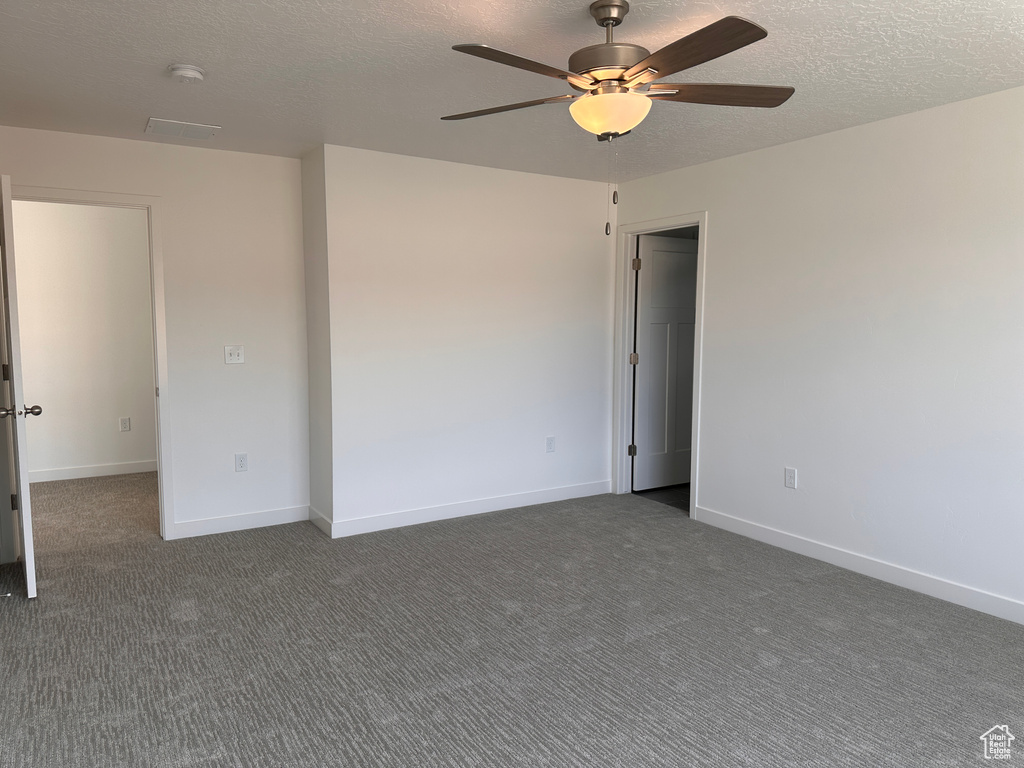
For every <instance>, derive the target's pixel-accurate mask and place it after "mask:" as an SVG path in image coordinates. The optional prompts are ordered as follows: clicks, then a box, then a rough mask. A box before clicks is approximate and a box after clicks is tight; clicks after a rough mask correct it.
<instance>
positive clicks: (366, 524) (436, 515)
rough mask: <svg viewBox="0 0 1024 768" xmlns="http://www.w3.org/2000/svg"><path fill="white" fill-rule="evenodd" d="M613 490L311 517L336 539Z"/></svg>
mask: <svg viewBox="0 0 1024 768" xmlns="http://www.w3.org/2000/svg"><path fill="white" fill-rule="evenodd" d="M610 491H611V481H610V480H599V481H597V482H595V483H580V484H579V485H563V486H561V487H559V488H546V489H544V490H542V491H526V492H525V493H511V494H508V495H507V496H492V497H490V498H487V499H473V500H472V501H459V502H456V503H454V504H440V505H438V506H436V507H422V508H420V509H405V510H401V511H399V512H385V513H383V514H380V515H369V516H368V517H356V518H351V519H349V520H336V521H334V522H333V523H330V522H328V520H327V518H326V517H325V516H324V515H323V514H322V513H320V512H316V513H315V514H316V515H317V517H319V518H320V519H319V520H318V519H314V518H313V514H314V512H313V510H312V508H311V509H310V520H311V521H312V522H313V524H314V525H316V527H317V528H319V529H320V530H322V531H323V532H324V533H327V532H328V526H329V527H330V534H329V535H330V537H331V538H332V539H337V538H339V537H341V536H356V535H358V534H360V533H372V532H373V531H385V530H388V529H389V528H401V527H403V526H406V525H418V524H419V523H432V522H434V521H436V520H447V519H449V518H453V517H465V516H466V515H479V514H482V513H484V512H497V511H499V510H502V509H514V508H516V507H529V506H532V505H534V504H547V503H548V502H551V501H565V500H566V499H578V498H582V497H584V496H596V495H598V494H601V493H608V492H610Z"/></svg>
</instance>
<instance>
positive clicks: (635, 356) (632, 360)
mask: <svg viewBox="0 0 1024 768" xmlns="http://www.w3.org/2000/svg"><path fill="white" fill-rule="evenodd" d="M639 362H640V353H639V352H631V353H630V355H629V364H630V365H636V364H637V363H639Z"/></svg>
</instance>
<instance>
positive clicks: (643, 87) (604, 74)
mask: <svg viewBox="0 0 1024 768" xmlns="http://www.w3.org/2000/svg"><path fill="white" fill-rule="evenodd" d="M627 13H629V3H628V2H626V0H596V1H595V2H594V3H592V4H591V5H590V15H591V16H593V17H594V20H595V21H597V23H598V25H599V26H602V27H604V29H605V41H604V42H603V43H600V44H598V45H589V46H587V47H586V48H580V49H579V50H578V51H576V52H575V53H574V54H572V55H571V56H570V57H569V68H568V69H567V70H565V69H558V68H557V67H549V66H548V65H547V64H541V63H540V62H537V61H531V60H530V59H524V58H522V57H521V56H516V55H515V54H511V53H505V52H504V51H499V50H498V49H496V48H491V47H490V46H487V45H479V44H476V43H470V44H466V45H454V46H452V48H453V49H454V50H456V51H459V52H460V53H468V54H470V55H471V56H478V57H479V58H481V59H489V60H490V61H495V62H497V63H499V64H507V65H508V66H510V67H516V68H518V69H525V70H526V71H528V72H536V73H537V74H539V75H547V76H548V77H554V78H557V79H559V80H564V81H565V82H567V83H568V84H569V85H570V86H572V87H573V88H574V89H575V90H577V91H580V92H581V93H579V94H566V95H563V96H552V97H550V98H547V99H536V100H535V101H523V102H520V103H518V104H505V105H503V106H500V107H491V108H490V109H480V110H477V111H475V112H463V113H462V114H459V115H447V116H445V117H442V118H441V119H442V120H465V119H466V118H470V117H483V116H484V115H493V114H496V113H498V112H509V111H511V110H514V109H524V108H526V107H536V106H539V105H541V104H556V103H561V102H569V112H570V114H571V115H572V118H573V119H574V120H575V121H576V122H577V123H578V124H579V126H580V127H581V128H583V129H585V130H587V131H590V132H591V133H594V134H596V135H597V138H598V141H608V140H610V139H613V138H615V137H617V136H622V135H624V134H626V133H629V132H630V131H631V130H632V129H633V128H635V127H636V126H638V125H639V124H640V123H641V122H642V121H643V119H644V118H645V117H647V113H648V112H650V109H651V102H652V101H677V102H688V103H691V104H721V105H724V106H732V107H777V106H779V105H780V104H782V103H783V102H785V101H786V99H788V98H789V97H790V96H792V95H793V93H794V89H793V88H789V87H782V86H773V85H727V84H719V83H659V82H654V81H656V80H660V79H661V78H663V77H667V76H668V75H672V74H675V73H676V72H681V71H683V70H684V69H689V68H690V67H695V66H697V65H698V64H703V63H704V62H706V61H711V60H712V59H717V58H718V57H719V56H724V55H725V54H727V53H732V52H733V51H736V50H739V49H740V48H742V47H744V46H746V45H750V44H751V43H755V42H757V41H758V40H760V39H762V38H764V37H766V36H767V35H768V32H766V31H765V29H764V28H763V27H760V26H758V25H757V24H754V23H753V22H750V21H747V20H746V19H741V18H739V17H738V16H727V17H726V18H724V19H721V20H719V21H716V22H715V23H714V24H709V25H708V26H706V27H704V28H703V29H699V30H697V31H696V32H693V33H692V34H689V35H687V36H686V37H683V38H680V39H679V40H676V41H675V42H674V43H670V44H669V45H666V46H665V47H664V48H662V49H661V50H659V51H656V52H655V53H651V52H650V51H648V50H647V49H646V48H643V47H641V46H639V45H633V44H632V43H616V42H614V41H613V40H612V30H613V29H614V28H615V27H617V26H618V25H619V24H621V23H622V20H623V19H624V18H625V16H626V14H627Z"/></svg>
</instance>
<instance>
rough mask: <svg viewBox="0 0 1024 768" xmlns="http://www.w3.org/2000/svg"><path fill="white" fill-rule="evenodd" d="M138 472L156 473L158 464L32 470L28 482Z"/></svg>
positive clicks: (98, 465)
mask: <svg viewBox="0 0 1024 768" xmlns="http://www.w3.org/2000/svg"><path fill="white" fill-rule="evenodd" d="M136 472H156V462H155V461H123V462H121V463H120V464H89V465H86V466H82V467H58V468H57V469H30V470H29V471H28V480H29V482H30V483H48V482H50V481H51V480H77V479H79V478H82V477H106V476H107V475H132V474H135V473H136Z"/></svg>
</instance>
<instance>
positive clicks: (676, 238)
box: [613, 212, 707, 518]
mask: <svg viewBox="0 0 1024 768" xmlns="http://www.w3.org/2000/svg"><path fill="white" fill-rule="evenodd" d="M706 231H707V213H706V212H702V213H695V214H689V215H685V216H679V217H673V218H671V219H662V220H656V221H648V222H643V223H640V224H636V225H623V226H621V227H619V233H618V234H619V252H618V253H619V274H618V279H617V293H618V297H617V302H616V315H617V318H616V319H617V323H616V357H617V358H618V359H619V360H621V361H622V366H621V368H619V370H618V371H617V373H616V380H615V393H614V399H615V411H614V414H613V418H614V422H613V425H614V426H613V433H614V435H615V445H614V446H613V462H614V467H615V471H614V474H613V484H614V490H615V491H616V492H617V493H637V494H638V495H643V496H646V497H648V498H651V499H653V500H656V501H659V502H661V503H664V504H668V505H669V506H673V507H676V508H678V509H680V510H683V511H686V512H688V514H689V515H690V516H691V517H694V518H696V517H697V516H698V515H699V503H698V495H697V494H698V481H699V472H698V469H699V463H700V462H699V458H700V384H701V375H700V365H701V357H702V348H703V332H702V325H703V305H704V272H705V239H706V238H705V235H706Z"/></svg>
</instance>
